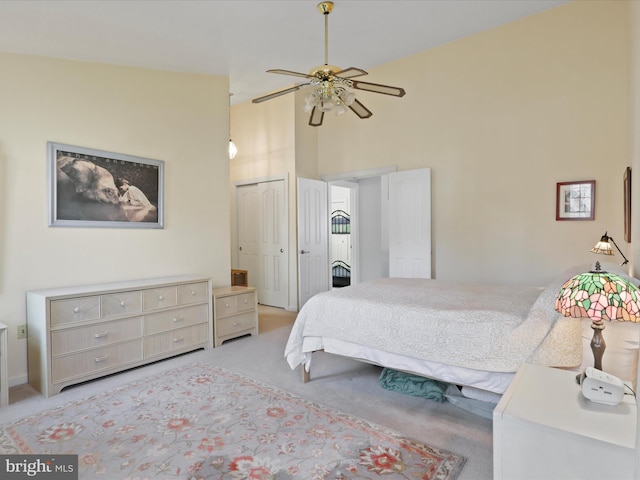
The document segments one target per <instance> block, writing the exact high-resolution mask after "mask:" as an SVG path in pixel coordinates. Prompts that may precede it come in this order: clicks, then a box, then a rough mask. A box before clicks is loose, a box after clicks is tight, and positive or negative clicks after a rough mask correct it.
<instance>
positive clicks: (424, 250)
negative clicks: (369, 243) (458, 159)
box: [389, 168, 431, 278]
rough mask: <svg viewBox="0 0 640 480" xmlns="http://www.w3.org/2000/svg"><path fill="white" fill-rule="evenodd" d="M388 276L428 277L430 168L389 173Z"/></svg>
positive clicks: (429, 257)
mask: <svg viewBox="0 0 640 480" xmlns="http://www.w3.org/2000/svg"><path fill="white" fill-rule="evenodd" d="M389 276H391V277H403V278H431V169H429V168H423V169H418V170H408V171H403V172H394V173H391V174H389Z"/></svg>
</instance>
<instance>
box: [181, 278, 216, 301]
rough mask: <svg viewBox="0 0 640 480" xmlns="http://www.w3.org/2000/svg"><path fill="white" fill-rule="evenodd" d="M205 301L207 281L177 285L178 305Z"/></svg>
mask: <svg viewBox="0 0 640 480" xmlns="http://www.w3.org/2000/svg"><path fill="white" fill-rule="evenodd" d="M207 301H209V284H208V283H206V282H202V283H189V284H187V285H178V305H187V304H189V303H199V302H207Z"/></svg>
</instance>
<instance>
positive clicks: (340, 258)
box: [329, 182, 358, 288]
mask: <svg viewBox="0 0 640 480" xmlns="http://www.w3.org/2000/svg"><path fill="white" fill-rule="evenodd" d="M357 189H358V184H357V183H355V182H333V183H331V184H330V188H329V204H330V214H329V221H330V230H329V232H330V236H331V241H330V242H329V249H330V250H329V259H330V268H331V287H332V288H342V287H347V286H349V285H351V283H352V280H351V279H352V278H355V277H356V273H357V272H356V264H355V262H354V259H355V258H357V256H358V252H357V250H356V247H357V242H354V236H355V232H356V229H355V228H354V227H355V225H356V224H357V215H356V213H357V208H355V207H356V201H357Z"/></svg>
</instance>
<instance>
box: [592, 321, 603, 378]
mask: <svg viewBox="0 0 640 480" xmlns="http://www.w3.org/2000/svg"><path fill="white" fill-rule="evenodd" d="M591 328H592V329H593V338H592V339H591V351H592V352H593V359H594V365H593V367H594V368H596V369H598V370H602V356H603V355H604V350H605V348H607V344H606V343H605V341H604V337H603V336H602V330H604V323H602V320H594V321H593V322H592V323H591Z"/></svg>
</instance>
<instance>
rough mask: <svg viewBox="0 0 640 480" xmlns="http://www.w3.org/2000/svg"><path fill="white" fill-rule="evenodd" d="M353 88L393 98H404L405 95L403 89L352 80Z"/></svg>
mask: <svg viewBox="0 0 640 480" xmlns="http://www.w3.org/2000/svg"><path fill="white" fill-rule="evenodd" d="M353 88H357V89H358V90H364V91H366V92H373V93H383V94H385V95H393V96H394V97H404V94H405V93H406V92H405V91H404V88H400V87H391V86H389V85H380V84H378V83H369V82H359V81H358V80H353Z"/></svg>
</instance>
